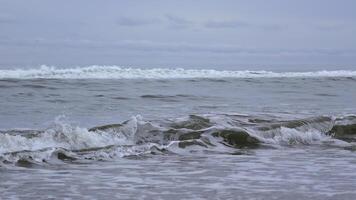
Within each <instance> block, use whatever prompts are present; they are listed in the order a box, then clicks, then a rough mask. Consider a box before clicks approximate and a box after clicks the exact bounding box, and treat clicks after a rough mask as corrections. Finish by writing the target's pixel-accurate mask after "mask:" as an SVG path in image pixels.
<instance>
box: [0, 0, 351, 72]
mask: <svg viewBox="0 0 356 200" xmlns="http://www.w3.org/2000/svg"><path fill="white" fill-rule="evenodd" d="M355 9H356V1H355V0H288V1H287V0H244V1H242V0H149V1H148V0H141V1H139V0H127V1H121V0H105V1H102V0H101V1H99V0H75V1H73V0H51V1H48V0H0V68H14V67H33V66H38V65H42V64H45V65H55V66H60V67H71V66H87V65H119V66H128V67H185V68H224V69H225V68H228V69H264V68H271V67H276V68H281V69H283V70H299V69H356V12H355Z"/></svg>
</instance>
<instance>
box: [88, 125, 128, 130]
mask: <svg viewBox="0 0 356 200" xmlns="http://www.w3.org/2000/svg"><path fill="white" fill-rule="evenodd" d="M120 127H122V124H108V125H103V126H96V127H93V128H90V129H88V131H110V130H115V129H116V130H117V129H119V128H120Z"/></svg>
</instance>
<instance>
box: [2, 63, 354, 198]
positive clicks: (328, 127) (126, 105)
mask: <svg viewBox="0 0 356 200" xmlns="http://www.w3.org/2000/svg"><path fill="white" fill-rule="evenodd" d="M90 69H91V71H90ZM109 69H110V68H109ZM95 70H96V71H95ZM97 70H100V68H98V67H96V68H95V67H94V68H88V69H86V70H84V74H83V70H81V71H80V70H79V72H80V73H79V72H78V69H75V70H74V69H73V70H64V71H61V70H57V69H51V68H42V69H39V70H37V71H36V70H32V71H25V72H24V71H20V73H19V71H17V72H15V71H10V72H9V71H1V73H2V74H1V76H0V77H3V78H2V79H0V94H1V97H0V197H1V198H0V199H49V198H57V199H58V198H59V199H64V198H68V199H106V198H108V199H113V198H118V199H136V198H141V199H144V198H146V199H153V198H158V199H266V198H267V199H287V198H289V199H353V198H354V196H355V192H354V188H355V187H356V181H355V178H356V177H355V176H356V175H355V173H354V172H355V169H356V154H355V152H354V151H355V150H356V145H355V144H356V143H355V141H356V137H355V136H356V131H355V130H356V116H355V114H356V103H355V102H356V78H355V75H354V74H353V73H349V72H346V71H344V72H342V73H340V72H338V73H335V72H323V73H321V74H320V73H314V72H307V73H302V74H293V73H283V74H282V73H274V74H273V73H272V74H271V73H269V72H258V73H257V75H256V73H255V72H253V73H251V72H234V73H233V76H227V75H226V74H229V72H219V71H204V70H203V71H193V72H192V71H184V70H183V71H182V70H180V71H179V70H178V71H177V70H176V71H169V70H163V71H162V70H161V71H159V70H158V71H157V70H156V71H154V70H153V71H147V73H148V75H150V76H143V75H142V74H145V73H144V72H145V71H142V70H141V71H135V70H131V71H130V70H125V69H121V68H114V69H112V70H113V71H112V73H113V74H115V73H116V74H118V73H119V74H120V73H124V72H125V73H126V75H125V77H116V76H114V75H112V77H106V78H105V77H104V76H103V77H101V79H93V77H90V76H92V74H93V73H94V74H95V73H98V72H97ZM120 70H121V71H120ZM78 73H79V75H78ZM88 73H89V75H90V76H89V77H88V78H85V76H88ZM100 73H101V75H107V73H110V70H109V71H108V70H104V72H102V71H100ZM140 73H141V74H140ZM162 73H163V74H162ZM164 73H165V74H164ZM174 73H180V76H175V77H172V76H173V75H174ZM187 73H188V75H189V76H187ZM192 73H193V75H194V76H191V75H192ZM209 73H210V75H211V76H214V75H215V76H217V77H218V78H212V77H210V75H209ZM14 74H15V75H16V76H17V77H9V75H12V76H14ZM29 74H30V75H29ZM51 74H52V75H53V77H51V78H50V79H44V77H38V76H48V75H51ZM132 74H134V75H136V76H134V77H128V76H129V75H130V76H131V75H132ZM207 74H208V75H209V76H207ZM217 74H218V75H217ZM219 74H220V75H219ZM254 74H255V75H254ZM286 74H288V75H286ZM311 74H312V76H311ZM153 75H154V76H153ZM167 76H168V77H167ZM34 77H35V78H34ZM115 77H116V78H115ZM165 77H166V78H165ZM63 191H65V192H63Z"/></svg>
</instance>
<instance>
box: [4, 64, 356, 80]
mask: <svg viewBox="0 0 356 200" xmlns="http://www.w3.org/2000/svg"><path fill="white" fill-rule="evenodd" d="M283 77H285V78H293V77H356V71H347V70H337V71H315V72H271V71H231V70H213V69H182V68H175V69H169V68H152V69H140V68H125V67H120V66H97V65H94V66H88V67H77V68H56V67H53V66H46V65H43V66H41V67H39V68H32V69H11V70H10V69H8V70H0V79H37V78H42V79H181V78H283Z"/></svg>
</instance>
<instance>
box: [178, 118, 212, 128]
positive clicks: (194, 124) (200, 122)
mask: <svg viewBox="0 0 356 200" xmlns="http://www.w3.org/2000/svg"><path fill="white" fill-rule="evenodd" d="M211 126H212V124H211V123H210V120H209V119H207V118H204V117H201V116H198V115H190V116H189V119H188V120H185V121H181V122H174V123H172V124H171V127H173V128H176V129H181V128H187V129H192V130H199V129H204V128H208V127H211Z"/></svg>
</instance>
